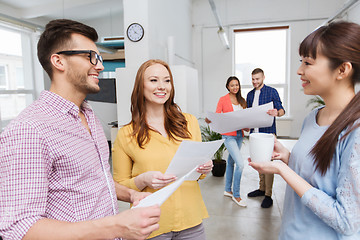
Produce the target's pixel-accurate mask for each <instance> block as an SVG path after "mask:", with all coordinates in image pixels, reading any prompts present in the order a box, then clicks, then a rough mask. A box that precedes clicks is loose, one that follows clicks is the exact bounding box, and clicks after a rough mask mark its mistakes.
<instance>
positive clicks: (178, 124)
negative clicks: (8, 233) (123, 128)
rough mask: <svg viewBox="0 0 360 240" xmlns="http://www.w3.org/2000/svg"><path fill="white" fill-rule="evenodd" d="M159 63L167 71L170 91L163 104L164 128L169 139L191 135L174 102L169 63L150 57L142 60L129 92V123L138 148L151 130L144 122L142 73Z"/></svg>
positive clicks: (147, 138)
mask: <svg viewBox="0 0 360 240" xmlns="http://www.w3.org/2000/svg"><path fill="white" fill-rule="evenodd" d="M154 64H161V65H163V66H164V67H165V68H166V69H167V70H168V72H169V75H170V83H171V91H170V97H169V99H168V100H167V101H166V102H165V104H164V115H165V119H164V120H165V121H164V122H165V130H166V133H167V135H168V136H169V138H170V139H172V140H174V141H180V139H179V138H185V139H188V138H190V137H191V133H190V132H189V130H188V127H187V121H186V119H185V116H184V115H183V114H182V112H181V109H180V107H179V106H178V105H177V104H176V103H175V102H174V96H175V89H174V80H173V76H172V73H171V70H170V67H169V65H168V64H167V63H166V62H164V61H162V60H159V59H151V60H148V61H146V62H144V63H143V64H142V65H141V66H140V68H139V70H138V72H137V74H136V78H135V83H134V89H133V92H132V94H131V116H132V118H131V122H130V123H129V124H131V125H132V127H133V132H132V137H136V140H137V144H138V145H139V147H140V148H144V145H145V144H146V143H147V142H148V141H149V140H150V134H149V131H150V130H151V129H150V127H149V125H148V124H147V122H146V104H145V96H144V73H145V70H146V69H147V68H148V67H150V66H152V65H154Z"/></svg>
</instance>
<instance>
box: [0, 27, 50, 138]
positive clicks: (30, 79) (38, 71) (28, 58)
mask: <svg viewBox="0 0 360 240" xmlns="http://www.w3.org/2000/svg"><path fill="white" fill-rule="evenodd" d="M0 28H1V29H4V30H6V31H12V32H17V33H20V34H21V36H22V38H23V36H24V34H26V35H27V39H26V40H25V41H24V39H22V41H21V42H22V57H23V66H22V67H23V69H24V77H25V76H26V79H25V80H24V81H25V82H27V83H31V84H30V85H31V86H32V87H31V88H29V87H27V88H26V89H25V86H24V88H22V89H16V90H12V89H0V98H2V97H5V96H7V95H27V101H26V104H27V105H29V104H30V103H31V102H32V101H34V100H35V99H36V98H37V97H38V94H39V92H40V91H41V90H43V89H44V82H43V81H44V78H43V70H42V68H41V66H40V64H39V63H38V62H37V63H35V61H37V57H36V56H37V54H36V45H37V41H38V37H39V35H40V32H39V30H40V29H38V28H34V29H31V28H27V27H25V26H22V25H16V24H14V23H10V22H9V23H8V22H5V21H0ZM29 40H30V43H29ZM8 81H9V80H8ZM15 81H16V80H15ZM8 85H9V82H8ZM25 85H26V83H25ZM11 120H12V119H7V120H4V119H2V118H1V109H0V132H1V131H2V130H3V128H4V127H6V125H7V124H9V123H10V121H11Z"/></svg>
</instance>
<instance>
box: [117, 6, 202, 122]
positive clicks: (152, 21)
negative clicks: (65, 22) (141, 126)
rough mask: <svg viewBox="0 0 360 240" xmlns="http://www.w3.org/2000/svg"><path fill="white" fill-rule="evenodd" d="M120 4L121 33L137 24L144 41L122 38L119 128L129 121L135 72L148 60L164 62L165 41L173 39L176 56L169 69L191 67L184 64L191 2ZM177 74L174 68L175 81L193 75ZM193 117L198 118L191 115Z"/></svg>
mask: <svg viewBox="0 0 360 240" xmlns="http://www.w3.org/2000/svg"><path fill="white" fill-rule="evenodd" d="M123 3H124V29H127V27H128V26H129V25H130V24H131V23H133V22H137V23H140V24H141V25H142V26H143V28H144V37H143V39H141V40H140V41H139V42H131V41H130V40H129V39H128V38H127V37H125V58H126V59H125V65H126V67H125V68H124V69H117V70H116V88H117V102H118V108H117V110H118V122H119V125H123V124H126V123H128V122H129V121H130V120H131V114H130V96H131V92H132V88H133V84H134V80H135V75H136V72H137V69H138V68H139V66H140V65H141V64H142V63H143V62H145V61H146V60H149V59H154V58H155V59H162V60H164V61H168V56H167V43H168V39H169V37H173V39H174V49H173V51H174V53H175V54H176V55H178V56H180V57H177V56H175V57H174V62H173V64H174V65H172V66H171V67H173V66H175V65H183V66H187V67H191V66H192V65H193V64H192V63H191V61H189V60H188V59H190V58H191V56H192V28H191V6H192V5H191V0H181V1H178V0H123ZM139 6H140V7H139ZM184 59H187V60H184ZM181 72H182V70H181V68H178V69H177V71H175V74H176V75H177V76H179V77H186V76H190V75H191V77H193V74H190V73H189V72H193V71H186V72H185V73H184V74H182V73H181ZM195 72H196V70H195ZM187 73H189V74H187ZM177 76H174V78H177V79H175V82H176V81H181V80H180V79H178V77H177ZM196 81H197V75H196ZM180 92H181V89H180ZM176 94H177V93H176ZM197 95H198V94H197ZM176 97H177V99H180V98H181V97H183V98H184V97H186V96H184V94H182V96H181V94H179V95H176ZM179 97H180V98H179ZM180 102H185V103H187V102H188V101H186V100H185V99H184V101H182V100H180ZM180 107H181V108H183V110H184V111H186V109H187V106H182V105H181V104H180ZM195 115H198V114H196V113H195Z"/></svg>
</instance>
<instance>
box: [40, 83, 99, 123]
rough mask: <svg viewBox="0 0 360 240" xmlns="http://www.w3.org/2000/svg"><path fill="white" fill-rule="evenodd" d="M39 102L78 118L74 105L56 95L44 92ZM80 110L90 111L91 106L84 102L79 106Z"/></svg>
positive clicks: (76, 107) (76, 108)
mask: <svg viewBox="0 0 360 240" xmlns="http://www.w3.org/2000/svg"><path fill="white" fill-rule="evenodd" d="M39 100H40V101H44V102H45V103H47V104H49V105H50V106H52V107H54V108H55V109H57V110H58V111H60V112H63V113H70V114H71V115H73V116H76V117H77V116H79V108H78V106H77V105H76V104H75V103H73V102H71V101H69V100H66V99H65V98H63V97H61V96H60V95H57V94H56V93H53V92H50V91H46V90H45V91H42V92H41V94H40V98H39ZM81 108H82V109H84V110H92V109H91V106H90V105H89V104H88V103H87V102H86V101H84V102H83V103H82V104H81Z"/></svg>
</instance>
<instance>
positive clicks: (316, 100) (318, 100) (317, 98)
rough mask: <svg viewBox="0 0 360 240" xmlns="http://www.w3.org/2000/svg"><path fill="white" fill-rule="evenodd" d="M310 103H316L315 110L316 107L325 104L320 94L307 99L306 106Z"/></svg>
mask: <svg viewBox="0 0 360 240" xmlns="http://www.w3.org/2000/svg"><path fill="white" fill-rule="evenodd" d="M310 105H314V106H313V107H312V110H313V109H315V108H318V107H320V106H323V105H325V102H324V100H323V99H322V98H321V97H320V96H314V97H312V98H310V99H309V100H308V101H307V104H306V106H307V107H308V106H310Z"/></svg>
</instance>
